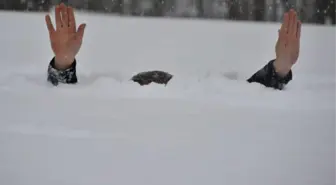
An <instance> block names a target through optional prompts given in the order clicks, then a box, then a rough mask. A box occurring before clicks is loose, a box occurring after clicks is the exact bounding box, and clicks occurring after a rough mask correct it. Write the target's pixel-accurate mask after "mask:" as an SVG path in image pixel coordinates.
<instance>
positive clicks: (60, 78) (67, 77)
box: [48, 57, 78, 86]
mask: <svg viewBox="0 0 336 185" xmlns="http://www.w3.org/2000/svg"><path fill="white" fill-rule="evenodd" d="M48 81H49V82H50V83H52V84H53V85H55V86H57V85H58V84H59V83H65V84H75V83H77V81H78V80H77V76H76V59H75V60H74V62H73V63H72V64H71V66H70V67H69V68H68V69H65V70H59V69H56V68H55V57H54V58H53V59H52V60H51V61H50V63H49V66H48Z"/></svg>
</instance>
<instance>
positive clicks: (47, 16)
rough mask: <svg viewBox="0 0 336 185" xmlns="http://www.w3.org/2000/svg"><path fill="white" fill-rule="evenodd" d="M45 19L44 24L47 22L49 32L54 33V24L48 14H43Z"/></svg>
mask: <svg viewBox="0 0 336 185" xmlns="http://www.w3.org/2000/svg"><path fill="white" fill-rule="evenodd" d="M45 21H46V24H47V28H48V31H49V34H51V33H54V32H55V28H54V25H53V24H52V22H51V18H50V16H49V15H46V16H45Z"/></svg>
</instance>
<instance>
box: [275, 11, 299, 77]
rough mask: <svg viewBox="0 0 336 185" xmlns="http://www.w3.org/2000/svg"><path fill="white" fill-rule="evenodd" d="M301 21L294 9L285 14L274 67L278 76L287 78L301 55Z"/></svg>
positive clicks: (276, 48)
mask: <svg viewBox="0 0 336 185" xmlns="http://www.w3.org/2000/svg"><path fill="white" fill-rule="evenodd" d="M300 37H301V21H299V20H298V19H297V15H296V12H295V11H294V10H293V9H292V10H290V11H289V12H287V13H285V14H284V18H283V23H282V25H281V28H280V30H279V37H278V41H277V43H276V46H275V51H276V60H275V62H274V67H275V70H276V72H277V74H279V75H281V76H285V75H287V74H288V72H289V71H290V70H291V68H292V66H293V65H294V64H295V63H296V62H297V60H298V58H299V53H300Z"/></svg>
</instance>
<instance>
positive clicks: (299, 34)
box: [296, 21, 302, 39]
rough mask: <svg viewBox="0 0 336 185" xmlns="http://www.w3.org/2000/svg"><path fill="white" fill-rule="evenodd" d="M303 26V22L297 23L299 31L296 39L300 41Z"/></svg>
mask: <svg viewBox="0 0 336 185" xmlns="http://www.w3.org/2000/svg"><path fill="white" fill-rule="evenodd" d="M301 26H302V23H301V21H298V22H297V31H296V38H298V39H300V38H301Z"/></svg>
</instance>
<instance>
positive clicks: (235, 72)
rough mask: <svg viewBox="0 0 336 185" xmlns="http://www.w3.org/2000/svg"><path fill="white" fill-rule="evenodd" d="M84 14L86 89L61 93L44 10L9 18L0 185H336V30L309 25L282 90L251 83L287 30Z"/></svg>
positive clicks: (1, 94)
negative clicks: (54, 82) (145, 74)
mask: <svg viewBox="0 0 336 185" xmlns="http://www.w3.org/2000/svg"><path fill="white" fill-rule="evenodd" d="M77 16H78V20H77V23H80V22H82V21H84V22H86V23H87V24H88V25H87V30H86V33H85V39H84V43H83V47H82V50H81V52H80V53H79V55H78V58H77V60H78V70H77V72H78V75H79V80H80V82H79V83H78V84H77V85H64V84H61V85H59V86H57V87H53V86H51V85H50V84H48V83H47V82H46V69H47V65H48V63H49V61H50V59H51V58H52V57H53V55H52V51H51V49H50V46H49V40H48V35H47V30H46V27H45V25H44V14H33V13H30V14H29V13H10V12H1V13H0V23H1V26H0V27H1V28H0V30H1V34H0V56H1V59H0V65H1V73H0V184H1V185H334V184H335V27H322V26H313V25H304V26H303V29H302V42H301V44H302V47H301V56H300V60H299V61H298V63H297V65H296V66H295V67H294V69H293V72H294V79H293V81H292V82H290V84H289V85H288V86H287V88H286V90H284V91H277V90H273V89H269V88H265V87H263V86H262V85H259V84H248V83H246V82H245V80H246V79H247V78H248V77H250V76H251V75H252V74H253V73H254V72H256V71H257V70H258V69H260V68H261V67H263V66H264V65H265V64H266V63H267V62H268V60H270V59H272V58H273V57H274V56H275V54H274V45H275V40H276V38H277V29H278V28H279V24H271V23H264V24H259V23H246V22H239V23H238V22H236V23H234V22H229V21H198V20H177V19H154V18H152V19H151V18H119V17H109V16H104V15H96V14H86V13H79V14H78V15H77ZM152 69H154V70H164V71H167V72H169V73H171V74H173V75H174V77H173V79H172V80H171V81H170V83H169V84H168V85H167V86H166V87H165V86H162V85H156V84H152V85H149V86H145V87H140V86H139V85H138V84H136V83H133V82H132V81H130V78H131V76H132V75H134V74H136V73H138V72H142V71H147V70H152Z"/></svg>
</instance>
